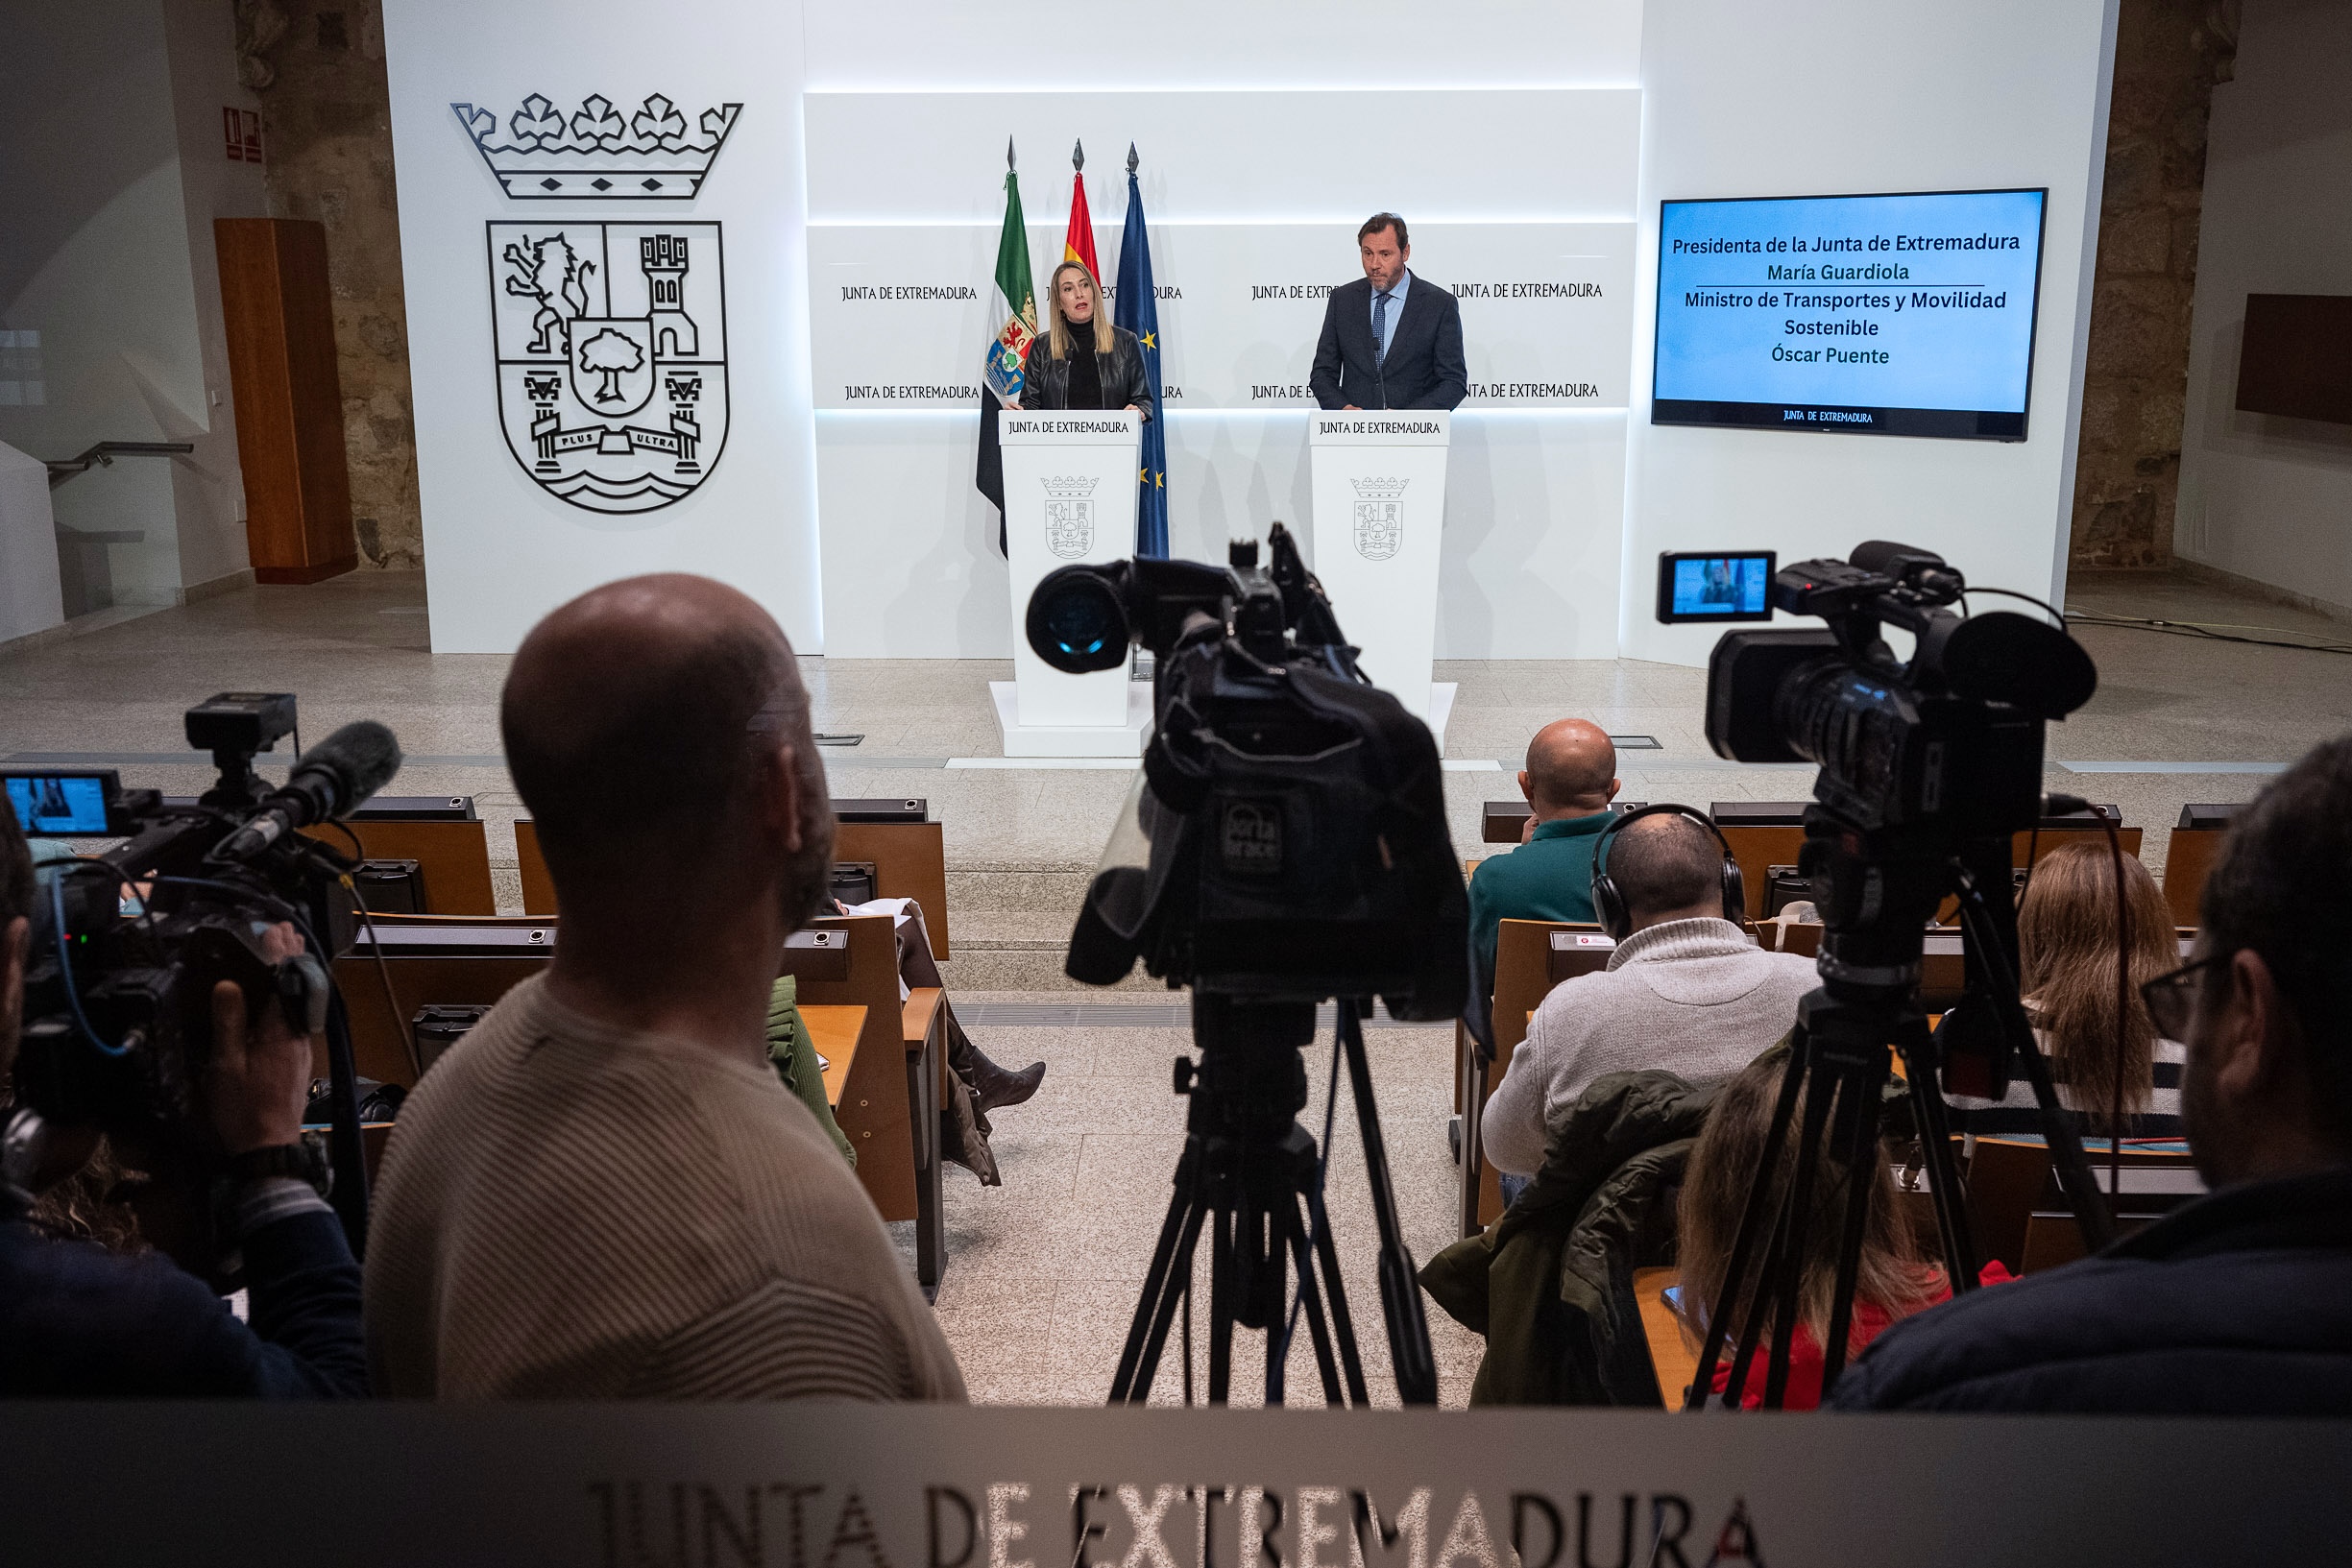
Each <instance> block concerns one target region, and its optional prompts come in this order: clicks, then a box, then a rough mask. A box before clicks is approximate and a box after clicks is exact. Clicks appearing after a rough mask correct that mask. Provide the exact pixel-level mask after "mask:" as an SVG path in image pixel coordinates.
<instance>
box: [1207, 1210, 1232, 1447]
mask: <svg viewBox="0 0 2352 1568" xmlns="http://www.w3.org/2000/svg"><path fill="white" fill-rule="evenodd" d="M1211 1218H1212V1220H1213V1222H1214V1225H1215V1229H1216V1236H1215V1237H1214V1239H1213V1246H1212V1250H1211V1251H1210V1253H1209V1403H1210V1404H1212V1405H1222V1404H1224V1403H1225V1397H1226V1395H1227V1394H1228V1393H1230V1392H1231V1391H1232V1387H1233V1243H1234V1240H1235V1238H1234V1230H1235V1228H1236V1217H1235V1216H1234V1215H1233V1213H1232V1212H1231V1211H1230V1210H1226V1209H1219V1210H1215V1211H1213V1212H1212V1215H1211Z"/></svg>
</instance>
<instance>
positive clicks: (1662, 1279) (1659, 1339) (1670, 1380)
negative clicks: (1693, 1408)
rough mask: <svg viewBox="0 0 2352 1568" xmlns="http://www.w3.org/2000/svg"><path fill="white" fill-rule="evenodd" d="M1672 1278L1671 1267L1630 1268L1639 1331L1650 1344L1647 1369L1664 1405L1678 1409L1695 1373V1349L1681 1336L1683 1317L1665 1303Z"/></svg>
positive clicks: (1681, 1406)
mask: <svg viewBox="0 0 2352 1568" xmlns="http://www.w3.org/2000/svg"><path fill="white" fill-rule="evenodd" d="M1674 1281H1675V1270H1673V1269H1671V1268H1637V1269H1635V1270H1634V1299H1635V1301H1637V1303H1639V1304H1640V1307H1641V1333H1642V1337H1643V1338H1644V1339H1647V1340H1648V1341H1649V1344H1650V1370H1651V1371H1653V1372H1655V1373H1657V1374H1658V1389H1659V1392H1660V1393H1661V1395H1662V1396H1663V1397H1664V1399H1665V1402H1666V1409H1668V1410H1670V1411H1679V1410H1681V1409H1682V1408H1683V1402H1684V1400H1685V1398H1687V1397H1688V1395H1689V1391H1690V1380H1691V1379H1692V1378H1694V1377H1696V1376H1697V1375H1698V1371H1699V1353H1698V1352H1697V1351H1695V1350H1693V1349H1691V1348H1690V1342H1689V1340H1687V1339H1685V1338H1684V1337H1683V1320H1682V1319H1681V1318H1680V1317H1678V1316H1676V1315H1675V1312H1674V1309H1673V1308H1672V1307H1670V1306H1668V1305H1667V1304H1666V1288H1667V1287H1668V1286H1670V1285H1672V1284H1673V1283H1674Z"/></svg>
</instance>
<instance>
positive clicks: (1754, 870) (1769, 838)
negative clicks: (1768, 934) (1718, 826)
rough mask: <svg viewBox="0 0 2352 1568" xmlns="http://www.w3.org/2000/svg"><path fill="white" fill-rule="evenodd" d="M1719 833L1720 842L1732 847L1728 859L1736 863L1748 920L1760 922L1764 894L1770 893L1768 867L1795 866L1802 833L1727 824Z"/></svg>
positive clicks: (1796, 829) (1790, 828)
mask: <svg viewBox="0 0 2352 1568" xmlns="http://www.w3.org/2000/svg"><path fill="white" fill-rule="evenodd" d="M1722 832H1723V841H1724V842H1725V843H1726V844H1729V845H1730V846H1731V847H1732V858H1733V859H1734V860H1736V861H1738V862H1739V878H1740V880H1741V881H1742V882H1743V883H1744V884H1745V885H1746V887H1747V890H1748V918H1749V919H1750V920H1752V921H1753V920H1761V919H1763V918H1764V895H1765V894H1766V893H1767V892H1769V891H1770V890H1771V883H1772V868H1773V867H1774V866H1793V865H1795V864H1796V863H1797V853H1798V852H1799V851H1800V850H1802V849H1804V848H1805V830H1804V829H1803V828H1800V827H1793V826H1782V825H1779V824H1774V825H1771V826H1765V825H1762V824H1758V825H1754V826H1748V825H1742V824H1739V823H1729V824H1726V825H1724V827H1723V830H1722Z"/></svg>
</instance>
